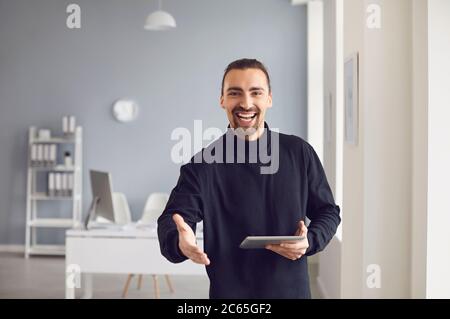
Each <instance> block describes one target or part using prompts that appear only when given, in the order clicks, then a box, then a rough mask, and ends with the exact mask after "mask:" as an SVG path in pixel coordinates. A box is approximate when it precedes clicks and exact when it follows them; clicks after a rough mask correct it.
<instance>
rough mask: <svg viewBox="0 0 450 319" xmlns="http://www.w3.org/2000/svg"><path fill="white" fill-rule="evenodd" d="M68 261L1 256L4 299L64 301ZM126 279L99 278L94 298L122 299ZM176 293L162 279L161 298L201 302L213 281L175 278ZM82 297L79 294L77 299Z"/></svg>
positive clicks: (313, 268)
mask: <svg viewBox="0 0 450 319" xmlns="http://www.w3.org/2000/svg"><path fill="white" fill-rule="evenodd" d="M64 267H65V264H64V258H62V257H44V256H42V257H40V256H33V257H30V258H29V259H25V258H23V254H18V253H10V252H0V299H4V298H17V299H21V298H36V299H55V298H64V280H65V279H64V276H65V272H64ZM316 276H317V264H311V265H310V278H311V293H312V297H313V298H320V294H319V291H318V289H317V282H316V280H315V278H316ZM126 277H127V276H126V275H95V276H94V298H101V299H110V298H112V299H117V298H121V294H122V289H123V287H124V285H125V281H126ZM171 281H172V285H173V286H174V289H175V293H173V294H171V293H170V291H169V288H168V286H167V283H166V281H165V278H164V277H163V276H160V277H159V286H160V295H161V298H175V299H200V298H208V288H209V281H208V278H207V277H202V276H171ZM80 296H81V293H80V292H77V298H78V297H80ZM154 296H155V294H154V289H153V279H152V277H151V276H144V279H143V281H142V287H141V290H138V289H137V279H136V277H135V278H134V279H133V281H132V282H131V285H130V288H129V292H128V298H134V299H147V298H154Z"/></svg>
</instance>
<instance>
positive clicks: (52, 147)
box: [50, 144, 56, 166]
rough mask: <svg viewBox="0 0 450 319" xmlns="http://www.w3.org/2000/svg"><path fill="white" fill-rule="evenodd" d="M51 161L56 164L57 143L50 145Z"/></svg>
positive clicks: (53, 164)
mask: <svg viewBox="0 0 450 319" xmlns="http://www.w3.org/2000/svg"><path fill="white" fill-rule="evenodd" d="M50 162H51V165H52V166H55V165H56V144H52V145H50Z"/></svg>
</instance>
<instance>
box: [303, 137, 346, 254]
mask: <svg viewBox="0 0 450 319" xmlns="http://www.w3.org/2000/svg"><path fill="white" fill-rule="evenodd" d="M304 150H305V162H306V169H307V176H308V202H307V209H306V216H307V217H308V218H309V220H310V221H311V222H310V224H309V225H308V235H307V236H308V242H309V247H308V249H307V250H306V255H307V256H311V255H314V254H316V253H318V252H320V251H322V250H323V249H324V248H325V246H326V245H327V244H328V243H329V242H330V240H331V239H332V238H333V236H334V234H335V233H336V230H337V227H338V225H339V223H340V222H341V218H340V216H339V213H340V208H339V206H337V205H336V204H335V202H334V198H333V194H332V192H331V189H330V186H329V184H328V181H327V178H326V176H325V171H324V169H323V167H322V164H321V162H320V159H319V157H318V156H317V153H316V152H315V151H314V149H313V148H312V146H311V145H309V144H307V143H306V146H305V148H304Z"/></svg>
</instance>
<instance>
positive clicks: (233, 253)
mask: <svg viewBox="0 0 450 319" xmlns="http://www.w3.org/2000/svg"><path fill="white" fill-rule="evenodd" d="M265 128H266V130H265V132H264V133H263V135H262V136H261V137H260V138H259V139H258V140H256V141H244V140H242V139H241V138H238V137H236V135H235V134H234V133H233V132H232V131H231V130H230V129H228V131H227V133H226V134H224V135H222V136H221V137H220V138H219V139H217V140H216V141H215V142H213V143H212V144H210V145H209V146H208V147H206V148H204V149H202V151H201V152H199V153H198V154H196V155H195V156H194V157H193V158H192V159H191V161H190V163H187V164H185V165H183V166H182V167H181V170H180V177H179V180H178V183H177V185H176V186H175V188H174V189H173V190H172V193H171V195H170V198H169V201H168V203H167V206H166V208H165V210H164V212H163V214H162V215H161V216H160V217H159V219H158V237H159V242H160V247H161V253H162V254H163V255H164V256H165V257H166V258H167V259H168V260H169V261H171V262H174V263H179V262H182V261H184V260H186V257H185V256H184V255H183V254H182V252H181V251H180V249H179V247H178V232H177V229H176V226H175V223H174V222H173V221H172V215H173V214H174V213H179V214H180V215H181V216H183V218H184V220H185V221H186V223H188V224H189V225H190V226H191V227H192V229H193V230H194V232H195V229H196V223H198V222H200V221H202V220H203V225H204V250H205V252H206V253H207V255H208V257H209V259H210V261H211V263H210V265H208V266H206V271H207V273H208V276H209V279H210V291H209V295H210V297H211V298H310V297H311V294H310V287H309V276H308V265H307V256H311V255H313V254H315V253H317V252H319V251H321V250H323V249H324V248H325V246H326V245H327V244H328V242H329V241H330V240H331V238H332V237H333V235H334V234H335V232H336V229H337V227H338V225H339V223H340V217H339V212H340V210H339V206H337V205H336V204H335V202H334V199H333V195H332V193H331V190H330V187H329V185H328V182H327V179H326V176H325V173H324V170H323V168H322V165H321V163H320V160H319V158H318V157H317V154H316V152H315V151H314V149H313V148H312V147H311V145H309V144H308V143H307V142H305V141H304V140H303V139H301V138H299V137H296V136H293V135H285V134H281V133H277V132H274V131H271V130H269V128H268V126H267V124H265ZM230 145H231V147H230ZM242 145H245V151H243V148H242ZM255 150H256V151H255ZM255 154H256V156H255ZM277 154H278V156H277ZM266 155H268V156H266ZM268 158H269V159H270V161H268ZM305 217H308V219H309V220H310V221H311V222H310V224H309V225H308V241H309V248H308V249H307V252H306V255H305V256H303V257H301V258H300V259H298V260H295V261H292V260H290V259H287V258H285V257H283V256H281V255H278V254H276V253H274V252H272V251H269V250H266V249H250V250H244V249H240V248H239V244H240V243H241V241H242V240H243V239H244V238H245V237H246V236H287V235H294V233H295V231H296V230H297V228H298V222H299V220H305Z"/></svg>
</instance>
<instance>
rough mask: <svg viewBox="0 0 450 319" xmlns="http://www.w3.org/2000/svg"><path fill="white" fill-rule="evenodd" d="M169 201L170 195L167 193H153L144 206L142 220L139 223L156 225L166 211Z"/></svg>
mask: <svg viewBox="0 0 450 319" xmlns="http://www.w3.org/2000/svg"><path fill="white" fill-rule="evenodd" d="M168 200H169V194H166V193H152V194H150V196H149V197H148V198H147V201H146V203H145V206H144V211H143V212H142V216H141V219H140V220H139V223H142V224H154V223H156V221H157V219H158V217H159V216H160V215H161V214H162V212H163V211H164V208H165V207H166V204H167V201H168Z"/></svg>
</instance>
